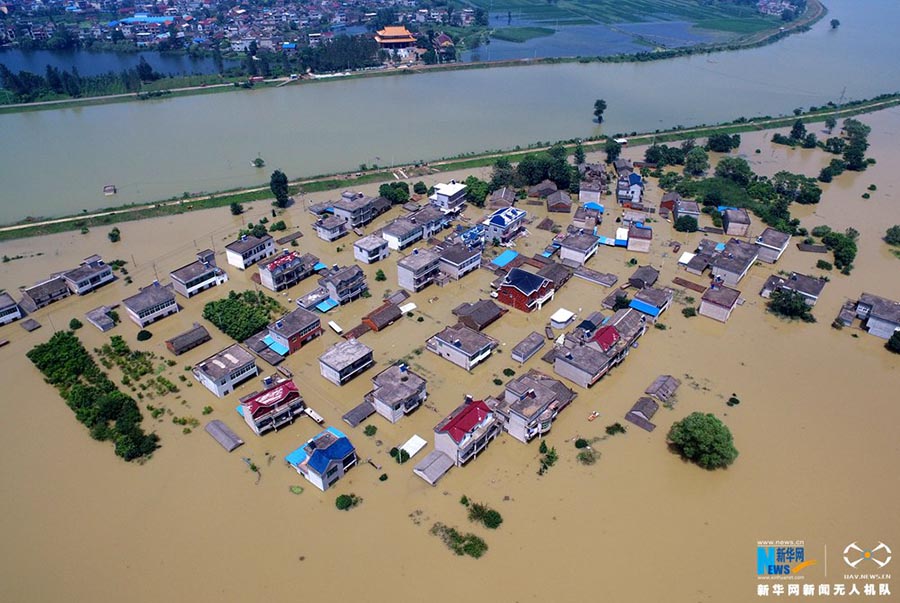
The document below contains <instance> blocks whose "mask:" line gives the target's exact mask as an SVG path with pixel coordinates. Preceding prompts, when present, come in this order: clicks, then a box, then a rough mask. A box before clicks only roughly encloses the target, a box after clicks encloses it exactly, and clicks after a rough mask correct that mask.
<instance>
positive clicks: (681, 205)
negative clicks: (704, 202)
mask: <svg viewBox="0 0 900 603" xmlns="http://www.w3.org/2000/svg"><path fill="white" fill-rule="evenodd" d="M672 214H673V216H674V217H675V219H676V220H678V218H681V217H682V216H690V217H692V218H694V219H695V220H699V219H700V205H699V204H698V203H697V202H696V201H686V200H684V199H681V198H680V197H679V199H678V200H677V201H675V209H674V210H673V211H672Z"/></svg>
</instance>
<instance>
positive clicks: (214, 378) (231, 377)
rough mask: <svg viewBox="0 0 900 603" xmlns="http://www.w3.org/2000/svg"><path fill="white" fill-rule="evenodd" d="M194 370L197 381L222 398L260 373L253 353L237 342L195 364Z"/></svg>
mask: <svg viewBox="0 0 900 603" xmlns="http://www.w3.org/2000/svg"><path fill="white" fill-rule="evenodd" d="M192 372H193V373H194V377H195V378H196V379H197V381H199V382H200V383H201V384H202V385H203V386H204V387H205V388H206V389H208V390H209V391H211V392H212V393H214V394H215V395H216V396H217V397H219V398H221V397H223V396H226V395H228V394H230V393H231V392H232V391H233V390H234V388H235V387H237V386H238V385H240V384H241V383H243V382H244V381H246V380H247V379H250V378H252V377H255V376H256V375H258V374H259V369H258V368H257V367H256V360H255V358H254V357H253V354H251V353H250V352H248V351H247V350H245V349H244V348H243V347H241V346H240V345H238V344H236V343H235V344H233V345H230V346H228V347H227V348H225V349H224V350H221V351H219V352H216V353H215V354H213V355H212V356H210V357H209V358H206V359H205V360H201V361H200V362H198V363H197V364H195V365H194V368H193V371H192Z"/></svg>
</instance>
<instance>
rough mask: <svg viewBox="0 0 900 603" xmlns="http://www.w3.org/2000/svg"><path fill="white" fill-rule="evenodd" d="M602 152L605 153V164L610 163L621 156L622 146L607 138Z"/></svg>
mask: <svg viewBox="0 0 900 603" xmlns="http://www.w3.org/2000/svg"><path fill="white" fill-rule="evenodd" d="M603 150H604V151H606V163H612V162H613V161H615V160H616V159H618V158H619V155H621V154H622V145H620V144H619V143H618V142H616V141H615V140H613V139H612V138H607V139H606V143H604V145H603Z"/></svg>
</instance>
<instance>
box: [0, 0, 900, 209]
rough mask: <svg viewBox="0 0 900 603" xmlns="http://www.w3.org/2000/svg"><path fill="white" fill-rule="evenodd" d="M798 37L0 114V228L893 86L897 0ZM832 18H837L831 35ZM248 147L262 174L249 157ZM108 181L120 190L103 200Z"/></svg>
mask: <svg viewBox="0 0 900 603" xmlns="http://www.w3.org/2000/svg"><path fill="white" fill-rule="evenodd" d="M828 6H829V9H830V10H831V12H830V15H829V18H826V19H824V20H822V21H820V22H819V23H818V24H816V25H815V26H814V27H813V29H812V30H811V31H809V32H807V33H804V34H799V35H793V36H790V37H789V38H787V39H785V40H783V41H780V42H778V43H776V44H771V45H768V46H764V47H761V48H755V49H749V50H742V51H738V52H730V53H719V54H713V55H708V56H692V57H683V58H678V59H672V60H666V61H656V62H651V63H622V64H578V63H574V64H561V65H540V66H525V67H510V68H502V69H479V70H468V71H449V72H434V73H427V74H418V75H405V76H396V77H378V78H364V79H356V80H348V81H328V82H320V83H316V84H310V85H299V86H287V87H284V88H280V89H270V90H259V91H252V92H241V93H228V94H218V95H212V96H194V97H182V98H175V99H166V100H155V101H145V102H132V103H122V104H112V105H103V106H97V107H83V108H71V109H60V110H52V111H38V112H31V113H20V114H12V115H3V116H0V131H2V132H3V137H4V140H10V141H15V143H14V144H4V145H3V146H2V148H0V166H2V167H0V173H2V181H3V188H2V191H0V222H9V221H13V220H17V219H21V218H23V217H25V216H27V215H32V216H55V215H60V214H66V213H72V212H78V211H81V210H82V209H87V210H92V209H97V208H100V207H103V206H107V205H109V204H122V203H129V202H141V201H151V200H156V199H162V198H167V197H171V196H180V195H181V194H182V193H184V192H191V193H196V192H200V191H215V190H223V189H229V188H235V187H240V186H245V185H252V184H264V183H267V182H268V175H269V172H270V170H271V169H274V168H280V169H282V170H284V171H285V172H286V173H287V174H288V176H290V177H291V178H298V177H302V176H309V175H314V174H321V173H331V172H336V171H341V170H352V169H355V168H356V167H357V166H358V165H359V164H362V163H365V164H368V165H371V164H373V163H377V164H379V165H390V164H392V163H401V162H411V161H416V160H419V159H424V160H434V159H439V158H441V157H444V156H452V155H456V154H458V153H464V152H474V151H481V150H487V149H500V148H511V147H514V146H515V145H527V144H529V143H532V142H535V141H539V140H542V141H547V140H559V139H569V138H576V137H584V136H589V135H594V134H598V133H600V132H601V130H600V129H598V127H597V126H596V124H594V123H593V122H592V120H591V117H592V116H591V110H592V106H593V103H594V100H595V99H597V98H604V99H605V100H606V101H607V103H608V105H609V109H608V110H607V114H606V123H605V124H604V126H603V129H602V132H607V133H616V132H631V131H648V130H649V131H653V130H655V129H664V128H667V127H670V126H675V125H684V126H691V125H696V124H700V123H714V122H718V121H722V120H731V119H733V118H735V117H739V116H747V117H751V116H760V115H778V114H789V113H790V112H791V111H792V110H793V109H794V108H795V107H808V106H810V105H821V104H824V103H825V102H827V101H829V100H838V99H840V98H841V97H842V95H843V97H844V98H845V99H848V100H849V99H860V98H866V97H871V96H874V95H877V94H880V93H884V92H892V91H896V90H898V89H900V62H898V61H897V60H896V57H897V56H898V54H900V38H898V37H897V36H895V35H894V34H893V32H892V31H890V28H887V27H885V26H884V24H885V23H897V22H900V3H897V2H894V1H892V0H872V1H870V2H866V3H865V8H866V10H861V9H860V4H859V3H858V2H853V1H851V0H832V1H831V2H829V4H828ZM830 18H837V19H839V20H840V21H841V26H840V27H839V28H838V29H837V30H832V29H831V28H830V26H829V24H828V20H829V19H830ZM257 154H259V155H261V156H262V157H263V158H264V159H265V160H266V162H267V164H268V165H267V167H266V169H264V170H257V169H255V168H254V167H253V166H252V165H251V163H250V161H251V159H253V158H255V157H256V156H257ZM105 184H115V185H117V186H118V188H119V194H118V196H116V197H112V198H106V197H104V196H103V194H102V189H103V186H104V185H105Z"/></svg>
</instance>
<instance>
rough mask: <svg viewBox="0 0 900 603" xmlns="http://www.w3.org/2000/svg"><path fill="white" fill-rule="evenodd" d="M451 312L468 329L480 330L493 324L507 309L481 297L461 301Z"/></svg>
mask: <svg viewBox="0 0 900 603" xmlns="http://www.w3.org/2000/svg"><path fill="white" fill-rule="evenodd" d="M452 312H453V315H454V316H456V317H457V318H458V319H459V322H461V323H462V324H464V325H466V326H467V327H469V328H470V329H474V330H476V331H481V330H484V329H485V328H486V327H487V326H488V325H491V324H493V323H494V322H495V321H497V320H498V319H499V318H500V317H501V316H503V315H504V314H506V313H507V312H509V310H507V309H506V308H501V307H500V306H498V305H497V304H495V303H494V302H493V301H491V300H489V299H481V300H478V301H477V302H474V303H470V302H463V303H462V304H460V305H458V306H456V307H455V308H453V310H452Z"/></svg>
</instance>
